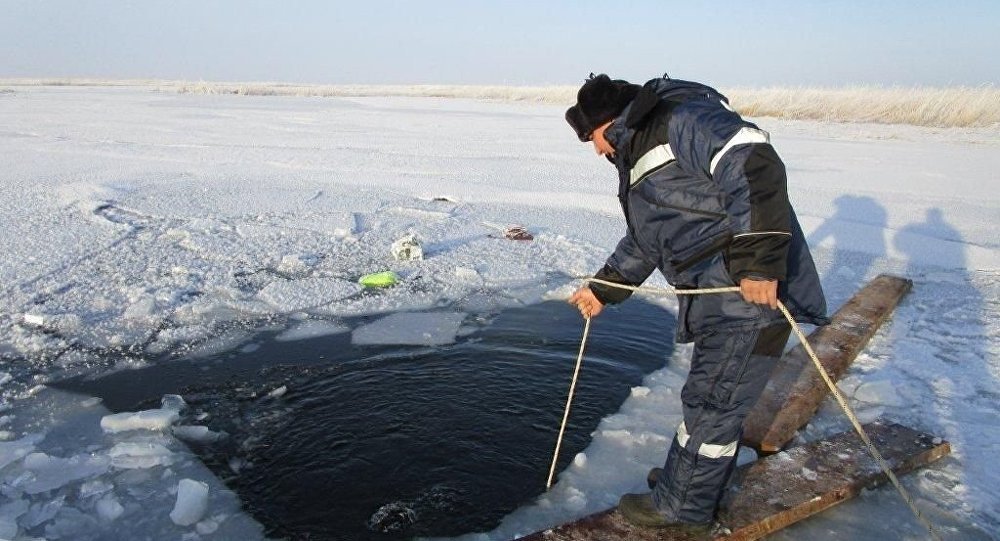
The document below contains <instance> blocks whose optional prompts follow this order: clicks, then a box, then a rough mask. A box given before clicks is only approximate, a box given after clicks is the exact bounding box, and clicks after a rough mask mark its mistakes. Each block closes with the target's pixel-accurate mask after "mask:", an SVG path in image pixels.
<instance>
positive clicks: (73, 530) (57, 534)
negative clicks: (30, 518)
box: [45, 506, 98, 540]
mask: <svg viewBox="0 0 1000 541" xmlns="http://www.w3.org/2000/svg"><path fill="white" fill-rule="evenodd" d="M97 528H98V524H97V519H95V518H94V517H92V516H90V515H85V514H84V513H83V512H82V511H80V510H79V509H76V508H75V507H69V506H66V507H63V508H62V509H60V510H59V514H58V515H56V518H55V520H54V521H52V523H51V524H48V525H46V526H45V537H46V538H47V539H67V540H69V539H80V537H81V534H91V535H92V532H94V531H95V530H96V529H97ZM86 537H88V538H92V537H90V535H86Z"/></svg>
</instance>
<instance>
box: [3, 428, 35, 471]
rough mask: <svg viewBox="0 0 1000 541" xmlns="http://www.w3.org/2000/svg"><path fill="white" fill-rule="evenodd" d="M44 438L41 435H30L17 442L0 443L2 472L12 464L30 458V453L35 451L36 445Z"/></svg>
mask: <svg viewBox="0 0 1000 541" xmlns="http://www.w3.org/2000/svg"><path fill="white" fill-rule="evenodd" d="M43 438H44V436H42V435H41V434H30V435H28V436H25V437H23V438H21V439H19V440H16V441H3V442H0V470H2V469H3V468H5V467H6V466H7V465H8V464H10V463H11V462H15V461H18V460H20V459H22V458H24V457H26V456H28V453H30V452H32V451H34V450H35V445H36V444H37V443H38V442H40V441H42V439H43Z"/></svg>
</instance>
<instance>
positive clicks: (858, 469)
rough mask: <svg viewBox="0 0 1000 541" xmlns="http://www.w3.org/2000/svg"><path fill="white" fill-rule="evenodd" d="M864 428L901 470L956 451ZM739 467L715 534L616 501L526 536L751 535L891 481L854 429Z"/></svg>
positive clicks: (650, 540) (908, 432) (571, 540)
mask: <svg viewBox="0 0 1000 541" xmlns="http://www.w3.org/2000/svg"><path fill="white" fill-rule="evenodd" d="M865 430H866V431H867V432H868V435H869V436H870V437H871V439H872V441H873V442H874V443H875V445H876V446H877V447H878V448H879V451H881V452H882V455H883V457H885V459H886V461H887V462H888V463H889V465H890V466H891V467H892V469H893V471H894V472H896V474H897V475H901V474H903V473H906V472H909V471H912V470H914V469H916V468H919V467H921V466H924V465H926V464H929V463H931V462H933V461H935V460H937V459H939V458H941V457H943V456H945V455H947V454H948V453H950V452H951V447H950V446H949V444H948V442H946V441H942V440H941V439H938V438H934V437H933V436H931V435H929V434H924V433H921V432H917V431H915V430H912V429H909V428H906V427H904V426H901V425H898V424H894V423H879V422H876V423H870V424H868V425H865ZM737 475H739V476H740V477H739V478H738V481H737V483H738V484H737V487H738V489H737V490H736V491H735V492H734V493H733V494H732V497H731V498H728V500H729V501H728V503H726V504H724V505H725V508H724V510H723V511H722V512H721V513H720V515H721V517H720V520H721V524H722V526H723V528H721V529H719V531H716V532H715V533H712V534H705V535H700V536H689V535H682V536H677V535H674V536H671V535H668V534H665V533H664V532H662V531H660V530H656V529H649V528H639V527H634V526H631V525H629V524H628V523H627V522H626V521H625V519H624V518H622V516H621V515H620V514H619V513H618V512H617V511H616V510H613V509H612V510H608V511H604V512H602V513H597V514H595V515H590V516H588V517H584V518H582V519H580V520H578V521H576V522H573V523H570V524H566V525H564V526H560V527H558V528H554V529H552V530H546V531H544V532H537V533H534V534H531V535H529V536H527V537H523V538H521V541H598V540H600V541H616V540H623V541H624V540H628V541H723V540H725V541H749V540H753V539H760V538H761V537H763V536H765V535H767V534H769V533H772V532H775V531H777V530H780V529H781V528H784V527H786V526H788V525H790V524H793V523H795V522H798V521H800V520H802V519H804V518H806V517H808V516H810V515H814V514H816V513H819V512H820V511H823V510H824V509H828V508H830V507H833V506H834V505H837V504H838V503H840V502H842V501H845V500H848V499H851V498H853V497H854V496H856V495H857V494H858V493H859V492H860V491H861V489H863V488H866V487H872V486H876V485H880V484H882V483H885V482H886V477H885V475H884V474H883V473H881V470H879V468H878V466H877V465H876V463H875V461H874V459H872V458H871V457H870V456H869V455H868V451H867V450H866V449H865V446H864V444H863V443H862V442H861V439H860V438H859V437H858V436H857V434H855V433H854V432H845V433H842V434H838V435H836V436H834V437H832V438H830V439H827V440H822V441H818V442H814V443H810V444H808V445H803V446H801V447H795V448H792V449H789V450H787V451H784V452H781V453H778V454H774V455H771V456H769V457H766V458H762V459H760V460H758V461H757V462H754V463H753V464H749V465H747V466H744V467H743V468H741V469H740V470H739V472H738V474H737ZM886 497H887V498H891V497H899V496H897V495H896V494H892V495H889V494H887V495H886Z"/></svg>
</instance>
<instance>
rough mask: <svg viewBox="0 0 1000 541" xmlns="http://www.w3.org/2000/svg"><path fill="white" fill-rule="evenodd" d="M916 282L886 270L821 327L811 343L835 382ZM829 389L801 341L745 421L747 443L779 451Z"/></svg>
mask: <svg viewBox="0 0 1000 541" xmlns="http://www.w3.org/2000/svg"><path fill="white" fill-rule="evenodd" d="M912 286H913V282H911V281H910V280H907V279H905V278H899V277H896V276H890V275H887V274H882V275H880V276H878V277H877V278H875V279H874V280H872V281H871V282H869V283H868V284H867V285H865V287H863V288H862V289H861V290H860V291H858V292H857V293H856V294H855V295H854V296H853V297H851V299H850V300H849V301H847V303H846V304H845V305H844V306H842V307H841V308H840V310H837V313H836V314H834V315H833V317H832V318H831V320H832V321H831V323H830V324H829V325H826V326H824V327H820V328H818V329H816V331H814V332H813V333H812V334H811V335H810V336H809V343H810V344H812V347H813V350H814V351H815V352H816V355H817V356H818V357H819V360H820V362H821V363H822V364H823V367H824V368H826V371H827V372H828V373H829V374H830V377H831V378H833V380H834V381H837V380H838V379H840V376H842V375H843V374H844V372H846V371H847V367H848V366H850V364H851V362H853V361H854V358H855V357H857V355H858V353H860V352H861V350H862V349H863V348H864V347H865V346H866V345H867V344H868V341H869V340H871V338H872V336H874V335H875V332H876V331H878V329H879V327H880V326H881V325H882V323H883V322H885V320H886V319H887V318H888V317H889V315H890V314H891V313H892V311H893V309H895V308H896V305H897V304H898V303H899V300H900V299H901V298H902V297H903V295H905V294H906V293H907V292H909V291H910V288H911V287H912ZM829 393H830V390H829V389H828V388H827V387H826V384H825V383H824V382H823V379H822V377H820V375H819V372H817V371H816V367H815V366H813V363H812V360H810V359H809V355H808V354H807V353H806V351H805V348H803V347H802V346H801V345H799V346H796V347H794V348H792V349H791V350H790V351H789V352H788V353H786V354H785V355H784V356H782V358H781V360H780V361H779V362H778V366H777V367H776V368H775V369H774V373H772V374H771V379H770V380H769V381H768V384H767V387H766V388H765V389H764V392H763V394H762V395H761V397H760V400H758V401H757V404H756V405H755V406H754V408H753V410H751V411H750V414H749V415H748V416H747V418H746V420H745V421H744V423H743V443H744V444H745V445H748V446H750V447H754V448H756V449H758V450H759V451H761V452H763V453H774V452H777V451H779V450H780V449H781V448H782V447H784V446H785V444H787V443H788V442H789V441H790V440H791V439H792V437H793V436H794V435H795V432H796V431H798V430H799V429H800V428H802V427H803V426H805V425H806V423H808V422H809V420H810V419H812V417H813V415H815V413H816V410H817V409H818V408H819V406H820V404H822V402H823V400H824V399H825V398H826V397H827V395H828V394H829Z"/></svg>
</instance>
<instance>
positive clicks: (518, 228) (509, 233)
mask: <svg viewBox="0 0 1000 541" xmlns="http://www.w3.org/2000/svg"><path fill="white" fill-rule="evenodd" d="M503 238H505V239H510V240H534V238H535V237H534V236H532V234H531V233H528V230H527V229H525V228H524V226H523V225H510V226H507V228H505V229H504V230H503Z"/></svg>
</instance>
